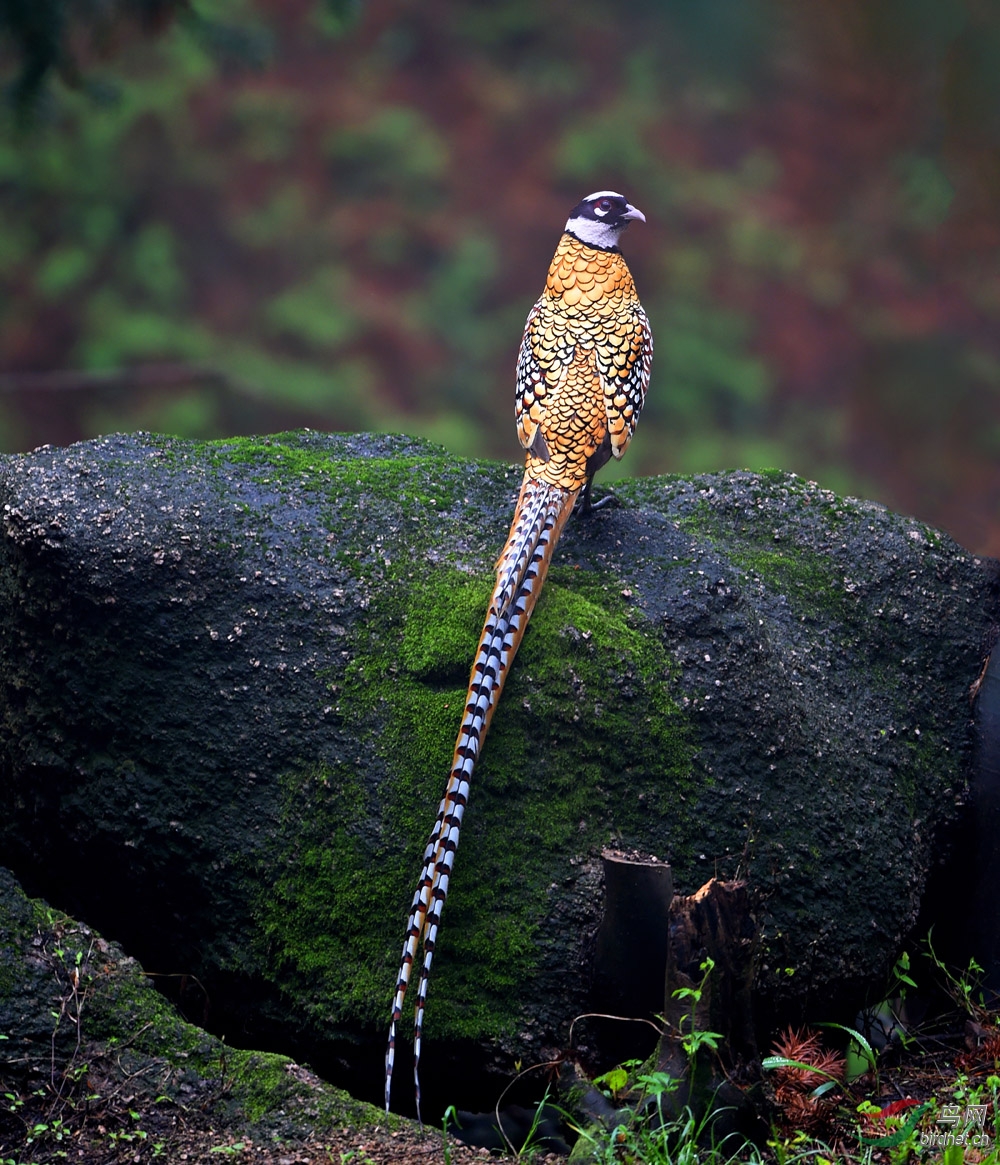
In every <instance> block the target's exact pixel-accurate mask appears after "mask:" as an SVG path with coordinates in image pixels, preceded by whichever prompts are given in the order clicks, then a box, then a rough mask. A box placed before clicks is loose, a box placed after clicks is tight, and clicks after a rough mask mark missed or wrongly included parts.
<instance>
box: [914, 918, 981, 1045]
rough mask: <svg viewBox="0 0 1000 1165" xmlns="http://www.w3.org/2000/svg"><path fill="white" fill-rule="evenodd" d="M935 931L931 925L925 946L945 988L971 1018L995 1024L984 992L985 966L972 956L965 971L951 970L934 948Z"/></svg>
mask: <svg viewBox="0 0 1000 1165" xmlns="http://www.w3.org/2000/svg"><path fill="white" fill-rule="evenodd" d="M933 933H934V928H933V927H931V929H930V930H929V931H928V932H927V938H926V939H924V946H925V947H926V948H927V950H926V957H927V958H928V959H930V961H931V963H932V964H933V965H934V967H935V969H936V970H937V972H938V974H939V976H940V979H941V985H942V986H943V987H944V990H945V991H946V992H947V994H948V995H949V996H950V997H951V998H952V1000H954V1002H955V1003H957V1004H958V1006H959V1007H960V1008H961V1009H962V1010H963V1011H964V1012H965V1013H966V1015H968V1016H970V1018H972V1019H975V1020H977V1021H978V1022H979V1023H982V1024H983V1025H984V1026H993V1025H994V1023H995V1019H994V1016H993V1014H992V1013H991V1012H990V1010H989V1008H988V1007H987V1006H986V999H985V995H984V993H983V975H984V974H985V972H984V970H983V968H982V967H981V966H980V965H979V964H978V963H977V962H976V960H975V959H974V958H970V959H969V961H968V963H967V964H966V967H965V970H964V971H959V972H957V973H956V972H955V971H953V970H951V968H950V967H948V966H947V965H946V964H945V963H944V962H943V961H942V959H941V958H940V956H939V955H938V953H937V951H935V950H934V944H933V943H932V941H931V935H932V934H933Z"/></svg>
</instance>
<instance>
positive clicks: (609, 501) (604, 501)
mask: <svg viewBox="0 0 1000 1165" xmlns="http://www.w3.org/2000/svg"><path fill="white" fill-rule="evenodd" d="M617 505H618V498H617V497H616V496H615V494H614V492H613V491H612V490H608V492H607V493H605V494H602V495H601V496H600V497H599V498H598V499H597V501H592V500H591V497H590V490H589V489H585V490H584V491H583V493H582V494H581V495H580V498H579V500H578V501H577V503H576V509H575V513H577V514H582V515H584V516H585V515H587V514H589V513H591V512H592V511H593V510H603V509H604V508H605V507H606V506H617Z"/></svg>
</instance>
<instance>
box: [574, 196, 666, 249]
mask: <svg viewBox="0 0 1000 1165" xmlns="http://www.w3.org/2000/svg"><path fill="white" fill-rule="evenodd" d="M634 218H637V219H639V221H640V222H645V221H646V216H645V215H644V214H643V213H642V211H641V210H637V209H636V208H635V207H634V206H633V205H632V204H631V203H630V202H629V201H628V200H627V199H626V198H625V197H624V196H623V195H621V194H616V193H615V192H614V191H613V190H598V191H597V192H596V193H595V194H588V195H587V197H586V198H585V199H584V200H583V201H582V202H579V203H577V205H576V206H574V207H573V209H572V210H571V211H570V215H569V218H568V219H567V220H566V230H567V231H568V232H569V233H570V234H571V235H575V236H576V238H578V239H579V240H580V242H581V243H587V244H588V245H589V246H591V247H600V248H601V250H604V251H612V250H614V249H615V248H617V246H618V239H619V238H620V237H621V233H622V231H624V230H625V228H626V227H627V226H628V224H629V223H630V222H631V221H632V219H634Z"/></svg>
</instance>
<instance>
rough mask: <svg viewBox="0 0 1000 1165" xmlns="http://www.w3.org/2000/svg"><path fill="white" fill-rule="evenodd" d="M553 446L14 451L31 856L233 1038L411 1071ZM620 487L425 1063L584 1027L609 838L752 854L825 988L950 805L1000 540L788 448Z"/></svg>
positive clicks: (9, 492)
mask: <svg viewBox="0 0 1000 1165" xmlns="http://www.w3.org/2000/svg"><path fill="white" fill-rule="evenodd" d="M519 481H520V470H519V469H517V468H515V467H511V466H505V465H497V464H493V463H486V462H472V461H463V460H460V459H457V458H455V457H452V456H450V455H448V454H447V453H445V452H444V451H443V450H441V449H439V448H436V447H434V446H430V445H427V444H425V443H423V442H417V441H413V440H409V439H406V438H402V437H388V436H350V437H348V436H326V435H319V434H315V433H298V434H287V435H282V436H276V437H271V438H266V439H260V440H231V441H222V442H217V443H213V444H200V445H199V444H192V443H188V442H183V441H177V440H172V439H169V438H162V437H152V436H148V435H141V434H140V435H133V436H127V437H112V438H107V439H102V440H98V441H93V442H89V443H86V444H83V445H77V446H73V447H72V448H69V449H51V448H45V449H41V450H38V451H36V452H35V453H32V454H30V455H25V456H16V457H5V458H2V459H0V516H2V521H3V529H2V539H0V717H2V721H0V723H2V728H3V731H2V740H0V766H2V767H0V847H2V852H3V853H4V854H5V855H7V861H8V863H9V864H11V865H12V866H13V867H14V869H15V870H16V872H17V873H18V875H19V876H20V877H21V878H22V880H23V881H24V882H25V884H26V886H27V887H28V888H29V890H30V891H31V892H33V893H43V894H45V895H46V896H47V897H48V898H49V899H50V900H52V901H53V902H55V903H57V904H58V905H59V906H60V907H61V908H63V909H67V910H69V911H71V912H73V913H75V914H77V915H79V916H81V917H85V918H86V919H87V920H88V922H90V923H92V924H93V925H96V926H99V927H100V928H101V929H102V930H103V931H104V932H105V933H108V934H110V935H113V936H114V937H115V938H117V939H119V940H120V941H122V942H124V943H125V944H126V946H127V947H128V949H129V950H130V951H131V952H132V953H134V954H135V955H137V956H138V957H140V958H141V959H142V960H143V962H144V963H145V964H146V965H147V966H148V967H151V968H155V969H156V970H158V971H161V972H164V973H167V972H169V973H187V974H194V975H197V976H198V978H199V980H200V981H201V982H202V983H203V984H204V986H205V988H206V990H207V992H208V997H209V999H210V1001H211V1012H210V1015H209V1022H210V1023H211V1024H212V1025H213V1027H214V1028H215V1030H218V1031H220V1032H224V1033H226V1034H227V1036H228V1038H230V1039H231V1040H234V1041H235V1042H241V1041H245V1040H247V1039H250V1040H252V1041H253V1042H256V1043H258V1044H260V1043H262V1042H264V1043H265V1044H266V1045H268V1046H274V1047H281V1048H285V1049H287V1050H296V1051H298V1052H300V1053H301V1052H302V1051H303V1050H304V1051H305V1052H306V1054H308V1055H309V1056H310V1057H311V1058H312V1059H313V1061H314V1063H316V1064H317V1065H320V1064H323V1065H324V1066H325V1068H326V1070H327V1071H329V1072H330V1073H331V1074H332V1075H333V1076H334V1077H336V1076H337V1074H338V1073H340V1078H341V1079H343V1080H346V1079H350V1080H351V1082H352V1084H353V1085H354V1086H355V1087H356V1088H357V1089H359V1090H360V1091H361V1092H362V1093H367V1094H368V1095H371V1096H373V1097H374V1096H377V1094H378V1080H379V1076H380V1071H381V1067H380V1065H381V1059H382V1055H383V1040H384V1034H385V1027H386V1018H387V1014H388V1008H389V1002H390V997H391V991H392V987H393V984H394V981H395V975H396V965H397V960H398V957H399V950H400V946H401V943H402V933H403V926H404V920H405V916H406V912H407V908H408V906H409V901H410V897H411V895H412V891H413V885H414V881H415V878H416V876H417V872H418V870H419V865H420V857H421V854H422V851H423V845H424V842H425V840H426V833H427V830H428V828H429V826H430V824H431V821H432V820H433V816H434V812H435V810H436V807H437V803H438V800H439V798H440V795H441V791H442V789H443V783H444V779H445V774H446V772H447V768H448V764H449V761H450V758H451V750H452V745H453V741H454V736H455V732H456V729H457V725H458V722H459V719H460V716H461V710H462V705H463V695H464V687H465V682H466V679H467V675H468V668H469V665H470V662H471V658H472V653H473V650H474V646H475V642H476V637H477V635H478V632H479V627H480V624H481V620H482V617H483V614H484V611H485V606H486V602H487V598H488V596H489V593H490V588H491V584H492V563H493V561H494V559H495V556H496V554H497V551H498V549H499V547H500V546H501V545H502V542H503V539H504V536H505V534H506V531H507V526H508V523H509V520H510V515H511V512H512V505H513V500H514V497H515V495H516V491H517V487H518V484H519ZM616 493H617V496H618V504H617V505H615V506H610V507H607V508H605V509H601V510H599V511H596V512H594V513H593V514H591V515H590V516H589V517H587V518H586V519H575V520H573V521H571V523H570V524H569V526H568V527H567V530H566V532H565V534H564V536H563V539H562V541H561V543H560V545H559V547H558V549H557V551H556V555H555V560H554V564H553V568H552V570H551V572H550V575H549V579H548V582H547V583H546V586H545V591H544V593H543V595H542V597H541V600H540V602H539V605H538V609H537V611H536V613H535V615H534V618H533V619H532V623H531V626H530V628H529V630H528V632H527V634H526V636H525V639H524V643H523V645H522V648H521V652H520V655H519V657H518V659H517V661H516V663H515V666H514V669H513V673H512V675H511V678H510V680H509V682H508V685H507V689H506V691H505V693H504V696H503V700H502V703H501V707H500V710H499V711H498V713H497V716H496V719H495V722H494V725H493V727H492V729H491V732H490V737H489V740H488V742H487V745H486V748H485V750H484V754H483V758H482V762H481V764H480V766H479V768H478V770H477V775H476V780H475V783H474V788H473V794H472V798H471V803H470V809H469V812H468V814H467V817H466V825H465V829H464V832H463V837H462V845H461V850H460V853H459V857H458V860H457V864H456V872H455V877H454V878H453V881H452V894H451V897H450V898H449V902H448V908H447V911H446V913H445V919H444V926H443V930H442V937H441V941H440V944H439V948H438V956H437V958H436V960H435V977H434V983H433V986H432V991H431V997H430V1004H429V1009H428V1018H427V1027H426V1034H427V1053H426V1054H427V1059H426V1060H425V1081H426V1080H427V1079H433V1077H434V1075H435V1063H436V1064H437V1065H438V1066H439V1067H440V1066H442V1065H443V1061H442V1060H441V1059H437V1060H436V1059H435V1058H436V1057H442V1056H445V1055H446V1054H452V1053H455V1054H457V1053H458V1052H460V1051H461V1050H462V1049H463V1048H466V1049H468V1048H475V1049H476V1054H477V1056H476V1062H477V1064H478V1065H479V1066H480V1067H481V1068H482V1070H484V1071H488V1070H490V1069H491V1067H494V1066H495V1067H498V1068H507V1067H509V1065H510V1064H511V1062H512V1060H513V1058H515V1057H518V1058H521V1059H523V1060H527V1061H531V1060H532V1059H537V1058H540V1057H541V1055H542V1049H543V1048H551V1047H557V1046H559V1045H560V1044H562V1043H563V1042H564V1041H565V1038H566V1032H567V1028H568V1024H569V1022H570V1020H571V1019H572V1018H573V1016H574V1015H575V1014H576V1013H578V1012H580V1011H584V1010H586V1009H587V1006H588V997H587V993H588V988H589V983H588V971H589V957H590V956H589V946H588V944H589V943H590V942H591V941H592V939H593V935H594V932H595V930H596V927H597V924H598V922H599V915H600V862H599V860H598V859H599V855H600V851H601V848H602V847H603V846H604V845H606V844H607V843H609V842H610V843H614V844H616V845H618V846H626V847H628V846H632V847H636V848H637V849H640V850H642V851H644V852H648V853H653V854H656V855H658V856H659V857H661V858H664V859H669V860H670V861H671V862H672V864H673V867H674V881H675V885H676V888H677V890H678V891H679V892H681V893H687V892H691V891H693V890H694V889H696V888H697V887H698V886H699V885H700V884H701V883H702V882H703V881H704V880H705V879H706V878H708V877H709V876H711V875H712V874H719V875H720V876H727V877H729V876H734V875H737V874H738V875H741V876H744V877H746V878H748V879H749V882H750V886H751V888H752V891H753V893H754V894H755V895H756V901H757V903H758V907H757V909H758V914H759V921H760V925H761V933H762V954H761V960H760V968H759V981H758V999H759V1001H760V1005H761V1008H762V1013H765V1014H768V1015H772V1016H774V1017H775V1018H791V1017H794V1016H796V1015H799V1014H802V1013H804V1012H810V1013H811V1014H814V1015H817V1016H818V1017H819V1018H823V1017H832V1016H834V1015H836V1014H837V1011H838V1008H840V1007H844V1006H849V1005H850V1004H851V1003H852V1002H853V1001H854V1000H856V998H857V996H858V994H859V992H860V991H861V990H862V989H863V988H864V986H865V985H866V984H869V983H871V982H872V981H873V980H877V979H878V977H879V976H881V975H882V974H883V973H884V972H885V970H886V968H887V967H888V966H890V965H891V963H892V960H893V958H894V956H895V954H896V951H897V947H898V944H899V942H900V941H901V940H902V938H903V936H904V935H905V934H906V932H907V930H908V928H910V927H911V926H912V924H913V922H914V920H915V918H916V916H917V912H918V910H919V908H920V904H921V899H922V895H923V893H924V890H925V887H926V885H927V881H928V876H929V873H930V871H931V868H932V867H933V865H934V864H935V863H937V862H939V861H940V860H941V859H942V857H943V856H944V855H945V854H946V852H947V847H948V844H949V841H950V840H951V839H952V837H953V833H954V827H955V823H956V821H957V820H958V812H959V807H960V806H961V804H962V801H963V797H964V794H965V790H966V787H967V783H968V777H969V765H970V746H969V739H968V721H969V704H968V689H969V685H970V683H971V682H972V681H973V680H974V679H975V678H976V675H977V673H978V671H979V668H980V664H981V646H982V641H983V638H984V634H985V632H986V629H987V626H988V623H989V619H990V615H991V604H992V602H993V594H992V591H991V587H992V585H993V581H994V577H995V567H994V564H991V563H989V562H984V561H981V560H979V559H976V558H975V557H973V556H972V555H970V554H968V553H966V552H964V551H963V550H962V549H961V548H960V547H958V546H957V545H955V543H953V542H952V541H950V540H949V539H948V538H947V537H945V536H943V535H942V534H939V533H938V532H936V531H934V530H932V529H929V528H928V527H926V526H924V525H923V524H921V523H919V522H916V521H913V520H910V519H907V518H903V517H899V516H896V515H893V514H891V513H889V512H888V511H887V510H885V509H884V508H883V507H881V506H879V505H875V504H872V503H866V502H858V501H854V500H847V499H842V498H839V497H836V496H835V495H833V494H832V493H830V492H829V491H826V490H822V489H819V488H818V487H817V486H815V485H812V484H807V483H805V482H803V481H801V480H800V479H798V478H796V477H795V476H793V475H791V474H783V473H777V472H775V473H767V474H763V475H757V474H751V473H730V474H724V475H716V476H709V477H698V478H691V479H686V480H685V479H674V478H651V479H645V480H639V481H633V482H629V483H621V484H619V485H617V486H616ZM248 1033H251V1034H248ZM463 1072H464V1073H465V1075H464V1076H463V1080H465V1079H468V1078H469V1076H468V1072H469V1070H468V1069H463ZM455 1099H456V1100H459V1101H460V1100H461V1098H460V1097H455Z"/></svg>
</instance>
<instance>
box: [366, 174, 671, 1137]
mask: <svg viewBox="0 0 1000 1165" xmlns="http://www.w3.org/2000/svg"><path fill="white" fill-rule="evenodd" d="M635 219H639V220H640V221H642V222H645V216H644V215H643V214H642V212H641V211H639V210H637V209H636V208H635V207H634V206H631V205H630V204H629V203H628V202H627V201H626V199H625V198H623V197H622V195H620V194H617V193H615V192H614V191H611V190H599V191H597V192H596V193H594V194H591V195H588V196H587V197H586V198H585V199H583V200H582V201H581V202H580V203H579V204H578V205H577V206H575V207H574V208H573V210H572V211H571V212H570V216H569V219H568V220H567V222H566V227H565V230H564V232H563V235H562V237H561V238H560V240H559V245H558V246H557V248H556V253H555V255H554V257H553V259H552V263H551V265H550V267H549V272H548V276H547V278H546V281H545V287H544V289H543V291H542V294H541V296H540V297H539V299H538V302H537V303H536V304H535V306H534V307H533V308H532V309H531V311H530V313H529V314H528V320H527V323H526V325H525V329H524V337H523V339H522V341H521V349H520V353H519V356H518V361H517V389H516V398H515V417H516V421H517V433H518V438H519V440H520V442H521V445H522V446H523V447H524V448H525V450H526V451H527V453H526V458H525V469H524V479H523V481H522V483H521V492H520V494H519V495H518V499H517V506H516V508H515V510H514V520H513V522H512V523H511V528H510V533H509V534H508V536H507V542H506V545H505V546H504V549H503V552H502V553H501V555H500V558H499V559H498V560H497V567H496V571H497V578H496V585H495V587H494V590H493V595H492V598H491V599H490V606H489V610H488V612H487V615H486V622H485V623H484V625H483V630H482V634H481V635H480V638H479V650H478V651H477V653H476V658H475V662H474V663H473V665H472V673H471V675H470V677H469V688H468V694H467V696H466V707H465V716H464V718H463V720H462V726H461V729H460V730H459V734H458V740H457V741H456V744H455V753H454V757H453V759H452V767H451V772H450V774H449V776H448V784H447V787H446V789H445V794H444V797H443V798H442V800H441V804H440V806H439V807H438V813H437V818H436V820H435V822H434V827H433V829H432V830H431V834H430V838H429V839H428V842H427V847H426V849H425V850H424V860H423V871H422V873H421V877H420V881H419V883H418V885H417V889H416V892H415V894H414V896H413V902H412V904H411V907H410V917H409V925H408V927H407V932H406V939H405V942H404V944H403V955H402V959H401V961H400V968H399V977H398V980H397V983H396V993H395V997H394V999H393V1006H392V1022H391V1024H390V1028H389V1046H388V1050H387V1053H386V1074H385V1106H386V1111H388V1109H389V1095H390V1088H391V1084H392V1070H393V1065H394V1060H395V1046H396V1025H397V1023H398V1022H399V1020H400V1018H401V1016H402V1009H403V1000H404V998H405V995H406V990H407V986H408V984H409V981H410V974H411V971H412V969H413V964H414V961H415V960H416V957H417V951H418V948H419V947H420V945H421V943H422V944H423V962H422V965H421V973H420V984H419V987H418V989H417V1002H416V1008H415V1022H414V1081H415V1084H416V1095H417V1115H418V1116H419V1115H420V1078H419V1066H420V1043H421V1036H422V1033H423V1019H424V1008H425V1004H426V1001H427V985H428V981H429V975H430V969H431V962H432V960H433V957H434V946H435V943H436V941H437V934H438V929H439V927H440V923H441V911H442V910H443V908H444V903H445V899H446V897H447V895H448V884H449V881H450V878H451V872H452V867H453V865H454V861H455V851H456V849H457V848H458V838H459V831H460V829H461V824H462V817H463V814H464V812H465V806H466V804H467V802H468V797H469V788H470V784H471V779H472V771H473V768H474V767H475V763H476V760H477V758H478V756H479V751H480V749H481V747H482V743H483V740H484V738H485V736H486V732H487V729H488V728H489V724H490V720H491V718H492V716H493V712H494V710H495V708H496V705H497V701H498V700H499V698H500V693H501V691H502V690H503V685H504V681H505V680H506V678H507V673H508V671H509V669H510V665H511V663H512V662H513V659H514V655H515V654H516V652H517V648H518V645H519V644H520V642H521V636H522V635H523V634H524V629H525V627H526V626H527V623H528V619H529V618H530V617H531V612H532V610H533V609H534V605H535V602H536V600H537V598H538V594H539V592H540V591H541V589H542V584H543V582H544V581H545V574H546V571H547V570H548V566H549V563H550V562H551V560H552V552H553V550H554V549H555V545H556V542H557V541H558V540H559V535H560V534H561V533H562V528H563V526H564V525H565V524H566V520H567V519H568V517H569V515H570V513H571V512H572V510H573V506H574V504H575V502H576V500H577V497H578V495H579V494H580V491H581V490H584V491H585V492H584V498H585V500H586V498H587V496H588V494H589V488H590V482H591V479H592V478H593V476H594V473H595V472H596V470H598V469H599V468H600V467H601V466H602V465H604V464H605V463H606V462H607V461H608V460H609V459H610V458H611V457H615V458H618V457H621V456H622V455H623V454H624V452H625V450H626V449H627V448H628V444H629V441H630V440H631V439H632V434H633V432H634V431H635V426H636V422H637V421H638V419H639V413H640V411H641V409H642V404H643V400H644V398H645V395H646V388H647V386H648V384H649V371H650V364H651V362H652V358H653V339H652V335H651V333H650V330H649V322H648V320H647V319H646V313H645V312H644V311H643V310H642V305H641V304H640V303H639V297H638V295H637V294H636V290H635V285H634V284H633V282H632V276H631V273H630V272H629V269H628V266H627V265H626V263H625V260H624V259H623V258H622V256H621V253H620V252H619V250H618V240H619V238H620V236H621V233H622V232H623V231H624V230H625V229H626V227H627V226H628V224H629V223H630V222H631V221H633V220H635Z"/></svg>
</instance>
